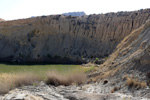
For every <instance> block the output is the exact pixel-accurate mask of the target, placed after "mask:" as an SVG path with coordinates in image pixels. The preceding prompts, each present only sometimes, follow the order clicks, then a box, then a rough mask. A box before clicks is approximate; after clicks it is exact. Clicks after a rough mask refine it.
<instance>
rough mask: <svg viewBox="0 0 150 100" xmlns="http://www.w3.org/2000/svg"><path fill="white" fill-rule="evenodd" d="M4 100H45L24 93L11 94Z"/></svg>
mask: <svg viewBox="0 0 150 100" xmlns="http://www.w3.org/2000/svg"><path fill="white" fill-rule="evenodd" d="M3 100H44V99H42V98H41V97H38V96H33V95H31V94H28V93H24V92H22V93H18V92H14V93H11V94H7V95H6V96H5V97H4V99H3Z"/></svg>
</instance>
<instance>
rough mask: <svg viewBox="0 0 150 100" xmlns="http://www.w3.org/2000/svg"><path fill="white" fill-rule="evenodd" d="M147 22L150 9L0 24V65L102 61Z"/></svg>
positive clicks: (41, 18)
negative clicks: (1, 63) (125, 38)
mask: <svg viewBox="0 0 150 100" xmlns="http://www.w3.org/2000/svg"><path fill="white" fill-rule="evenodd" d="M149 18H150V9H145V10H139V11H134V12H118V13H108V14H100V15H89V16H82V17H70V16H64V15H54V16H42V17H37V18H29V19H21V20H15V21H6V22H0V51H1V52H0V61H1V62H2V61H3V62H4V61H6V62H48V63H82V62H87V61H88V60H91V59H95V58H96V57H98V58H104V57H106V56H108V55H109V54H111V53H112V52H113V51H114V49H115V48H116V46H117V45H118V43H120V41H121V40H122V39H123V38H124V37H125V36H127V35H129V34H130V33H131V31H132V30H134V29H137V28H138V27H140V26H141V25H142V24H144V23H145V22H146V20H147V19H149Z"/></svg>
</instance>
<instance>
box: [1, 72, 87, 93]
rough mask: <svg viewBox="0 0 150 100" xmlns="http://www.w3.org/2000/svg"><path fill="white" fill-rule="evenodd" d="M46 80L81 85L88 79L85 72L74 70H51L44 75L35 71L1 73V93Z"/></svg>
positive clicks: (53, 83)
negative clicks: (62, 71) (68, 72)
mask: <svg viewBox="0 0 150 100" xmlns="http://www.w3.org/2000/svg"><path fill="white" fill-rule="evenodd" d="M42 80H43V81H46V83H47V84H51V85H55V86H58V85H65V86H66V85H71V84H77V85H80V84H82V83H83V82H85V80H86V75H85V73H84V72H78V73H77V72H76V73H75V72H73V73H70V74H62V73H58V71H50V72H48V73H47V74H46V73H45V76H44V77H41V76H40V75H37V74H35V73H33V72H24V73H7V74H4V73H3V74H0V94H5V93H7V92H9V91H10V90H11V89H14V88H16V87H19V86H23V85H32V84H34V83H37V82H40V81H42Z"/></svg>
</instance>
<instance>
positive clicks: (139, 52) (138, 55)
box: [93, 21, 150, 85]
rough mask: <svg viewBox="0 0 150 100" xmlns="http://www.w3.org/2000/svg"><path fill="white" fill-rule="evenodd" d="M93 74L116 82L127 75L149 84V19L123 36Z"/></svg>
mask: <svg viewBox="0 0 150 100" xmlns="http://www.w3.org/2000/svg"><path fill="white" fill-rule="evenodd" d="M94 75H95V76H96V78H97V79H105V78H111V79H112V80H113V81H115V82H116V81H117V83H118V84H119V82H120V83H121V84H122V82H123V81H124V78H125V77H126V78H127V77H128V78H132V79H133V80H136V81H139V82H144V83H147V85H150V21H147V22H146V24H144V25H142V26H141V27H140V28H138V29H136V30H134V31H133V32H132V33H131V34H130V35H128V36H127V37H125V39H124V40H123V41H122V42H121V43H120V44H119V45H118V46H117V48H116V49H115V51H114V53H112V54H111V55H110V56H109V58H108V59H107V60H106V62H104V64H102V65H101V66H100V70H99V71H97V72H96V73H95V74H93V76H94ZM124 83H126V82H124ZM124 83H123V84H124Z"/></svg>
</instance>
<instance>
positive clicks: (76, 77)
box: [46, 71, 86, 86]
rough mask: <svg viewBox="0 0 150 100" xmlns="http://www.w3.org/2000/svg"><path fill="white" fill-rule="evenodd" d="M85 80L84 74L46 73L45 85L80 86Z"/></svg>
mask: <svg viewBox="0 0 150 100" xmlns="http://www.w3.org/2000/svg"><path fill="white" fill-rule="evenodd" d="M85 80H86V75H85V74H84V73H71V74H63V75H62V74H59V73H57V72H55V71H54V72H48V73H47V80H46V84H51V85H54V86H58V85H65V86H68V85H71V84H77V85H80V84H82V83H84V82H85Z"/></svg>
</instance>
